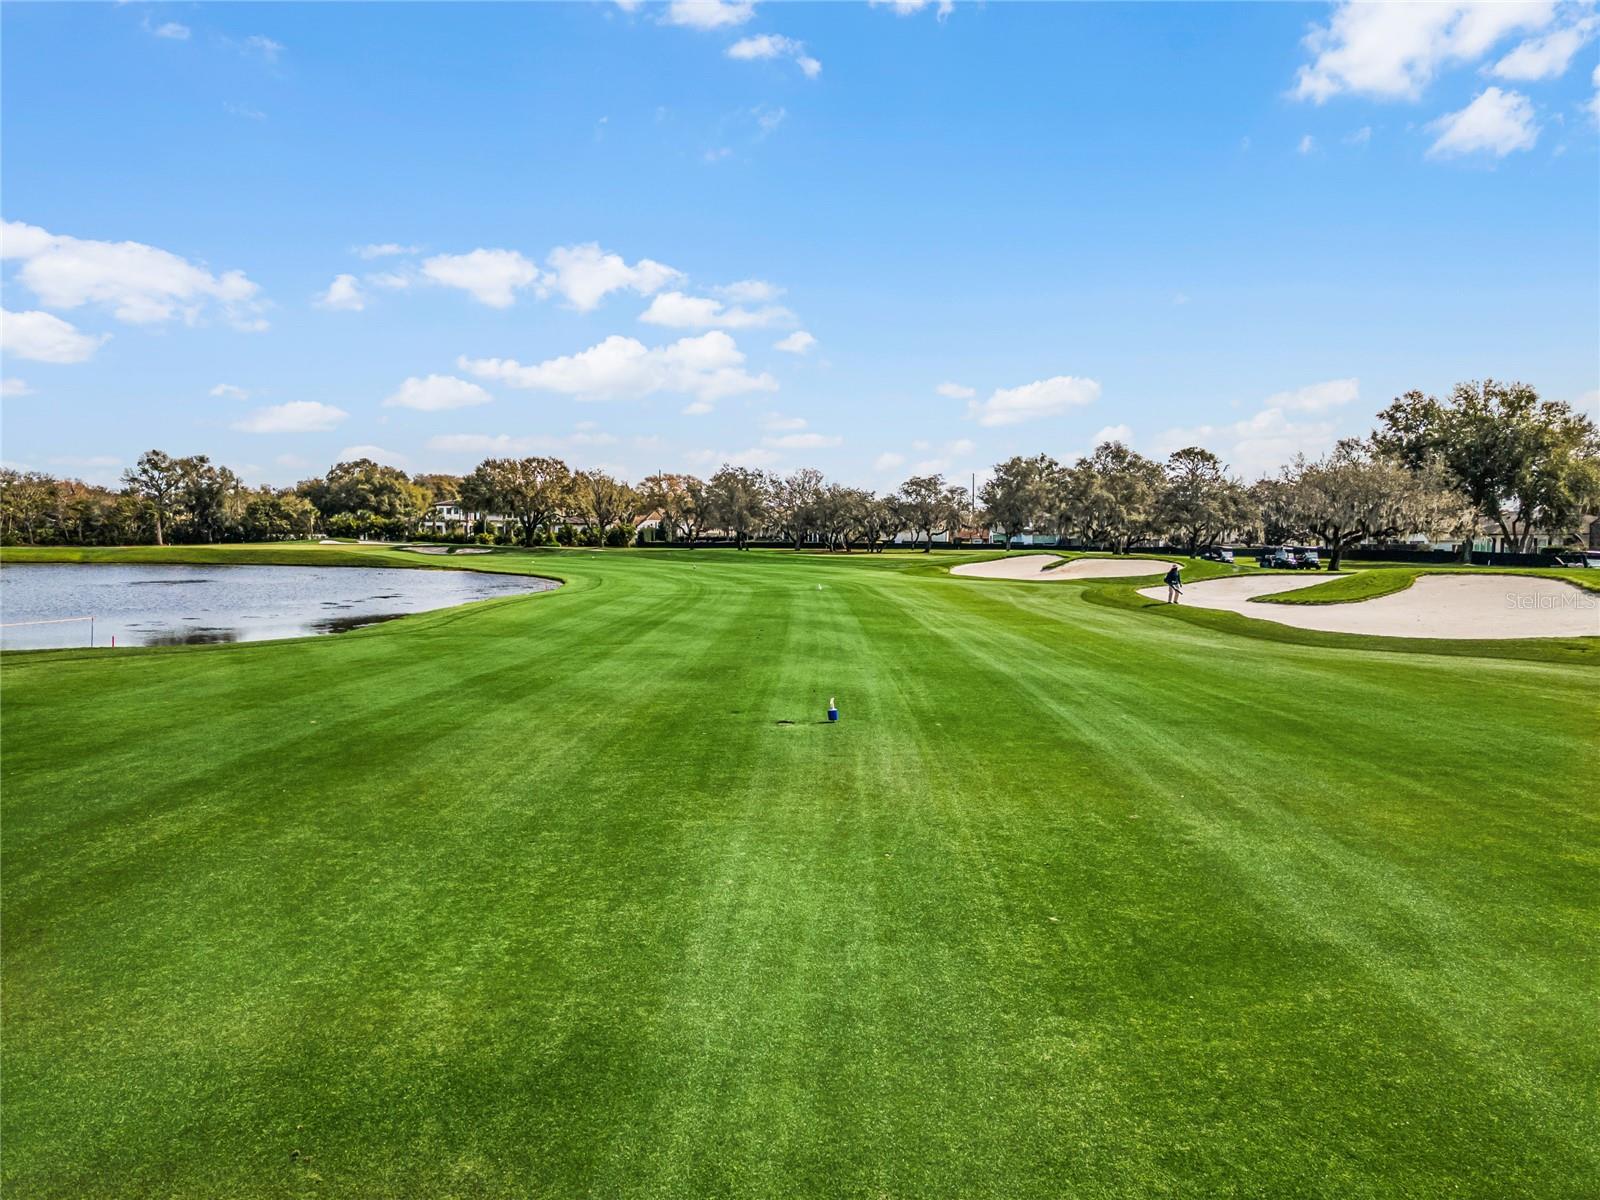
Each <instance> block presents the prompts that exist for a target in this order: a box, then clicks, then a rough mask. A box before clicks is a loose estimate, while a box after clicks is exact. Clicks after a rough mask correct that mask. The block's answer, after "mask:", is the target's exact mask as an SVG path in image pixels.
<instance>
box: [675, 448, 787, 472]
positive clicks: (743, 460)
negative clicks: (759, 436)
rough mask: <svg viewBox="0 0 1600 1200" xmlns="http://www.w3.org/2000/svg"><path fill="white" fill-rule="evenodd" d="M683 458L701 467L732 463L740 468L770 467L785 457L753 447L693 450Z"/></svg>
mask: <svg viewBox="0 0 1600 1200" xmlns="http://www.w3.org/2000/svg"><path fill="white" fill-rule="evenodd" d="M683 457H684V458H685V460H687V461H688V462H689V463H691V464H693V465H695V466H700V467H714V466H716V465H717V464H718V463H732V464H734V465H735V466H739V467H770V466H771V465H772V464H773V463H775V462H778V461H779V460H781V459H782V458H783V455H782V454H780V453H778V451H776V450H770V449H767V448H765V447H762V446H751V447H750V448H749V449H748V450H691V451H689V453H687V454H685V455H684V456H683Z"/></svg>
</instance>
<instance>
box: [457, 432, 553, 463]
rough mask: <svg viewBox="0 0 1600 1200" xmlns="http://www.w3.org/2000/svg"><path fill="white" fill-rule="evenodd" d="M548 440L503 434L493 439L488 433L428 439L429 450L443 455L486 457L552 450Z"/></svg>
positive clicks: (459, 434)
mask: <svg viewBox="0 0 1600 1200" xmlns="http://www.w3.org/2000/svg"><path fill="white" fill-rule="evenodd" d="M552 448H553V447H552V445H551V442H550V440H549V439H548V438H537V437H512V436H511V435H510V434H507V433H502V434H498V435H496V436H493V437H491V436H490V435H489V434H487V433H441V434H439V435H438V436H437V437H431V438H429V439H428V449H429V450H437V451H439V452H440V453H443V454H481V455H484V456H485V457H492V456H496V455H499V456H505V455H513V454H531V453H533V452H534V451H537V450H549V449H552Z"/></svg>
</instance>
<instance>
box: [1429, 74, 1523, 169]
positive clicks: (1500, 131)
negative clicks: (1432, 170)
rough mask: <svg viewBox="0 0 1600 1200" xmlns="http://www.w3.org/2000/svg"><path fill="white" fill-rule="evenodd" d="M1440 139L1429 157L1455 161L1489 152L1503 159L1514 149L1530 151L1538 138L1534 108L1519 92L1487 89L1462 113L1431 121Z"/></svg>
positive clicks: (1430, 126)
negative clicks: (1461, 156)
mask: <svg viewBox="0 0 1600 1200" xmlns="http://www.w3.org/2000/svg"><path fill="white" fill-rule="evenodd" d="M1428 129H1429V130H1430V131H1433V132H1436V133H1438V135H1439V137H1438V140H1437V141H1435V142H1434V143H1433V145H1432V146H1430V147H1428V157H1429V158H1454V157H1457V156H1459V155H1462V154H1473V153H1477V152H1479V151H1486V152H1488V153H1489V154H1492V155H1494V156H1495V157H1496V158H1504V157H1505V156H1506V155H1508V154H1510V153H1511V152H1512V151H1513V150H1530V149H1532V148H1533V144H1534V142H1536V141H1537V140H1538V138H1539V126H1538V124H1537V122H1535V120H1534V116H1533V105H1532V104H1530V103H1528V98H1527V97H1526V96H1523V95H1521V94H1520V93H1517V92H1502V91H1501V90H1500V89H1499V88H1497V87H1488V88H1484V89H1483V91H1482V92H1480V93H1478V95H1477V97H1476V98H1475V99H1474V100H1473V101H1472V103H1471V104H1469V105H1467V106H1466V107H1465V108H1463V109H1461V110H1460V111H1459V112H1453V113H1446V114H1445V115H1444V116H1442V117H1440V118H1439V119H1438V120H1437V121H1433V122H1430V123H1429V125H1428Z"/></svg>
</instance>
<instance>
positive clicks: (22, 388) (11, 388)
mask: <svg viewBox="0 0 1600 1200" xmlns="http://www.w3.org/2000/svg"><path fill="white" fill-rule="evenodd" d="M31 395H33V389H32V388H31V387H29V386H28V383H27V381H26V380H24V379H18V378H17V377H16V376H14V375H8V376H6V378H4V379H0V397H4V398H5V399H7V400H14V399H16V398H17V397H18V396H31Z"/></svg>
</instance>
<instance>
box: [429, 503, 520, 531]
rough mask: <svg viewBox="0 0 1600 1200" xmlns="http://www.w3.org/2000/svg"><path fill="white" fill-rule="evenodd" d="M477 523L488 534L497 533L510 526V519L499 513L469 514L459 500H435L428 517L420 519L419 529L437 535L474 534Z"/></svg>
mask: <svg viewBox="0 0 1600 1200" xmlns="http://www.w3.org/2000/svg"><path fill="white" fill-rule="evenodd" d="M479 523H482V525H483V527H484V529H486V530H487V531H488V532H489V533H498V532H500V530H502V529H504V528H505V527H506V526H507V525H510V524H511V523H512V519H511V518H510V517H503V516H501V515H500V514H499V513H475V512H469V511H468V510H466V509H464V508H463V507H462V506H461V501H459V500H435V501H434V502H433V503H432V504H430V505H429V506H428V515H427V516H425V517H424V518H423V519H422V522H421V525H420V528H422V529H425V530H427V531H428V532H429V533H439V534H449V533H474V532H476V530H477V526H478V525H479Z"/></svg>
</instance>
